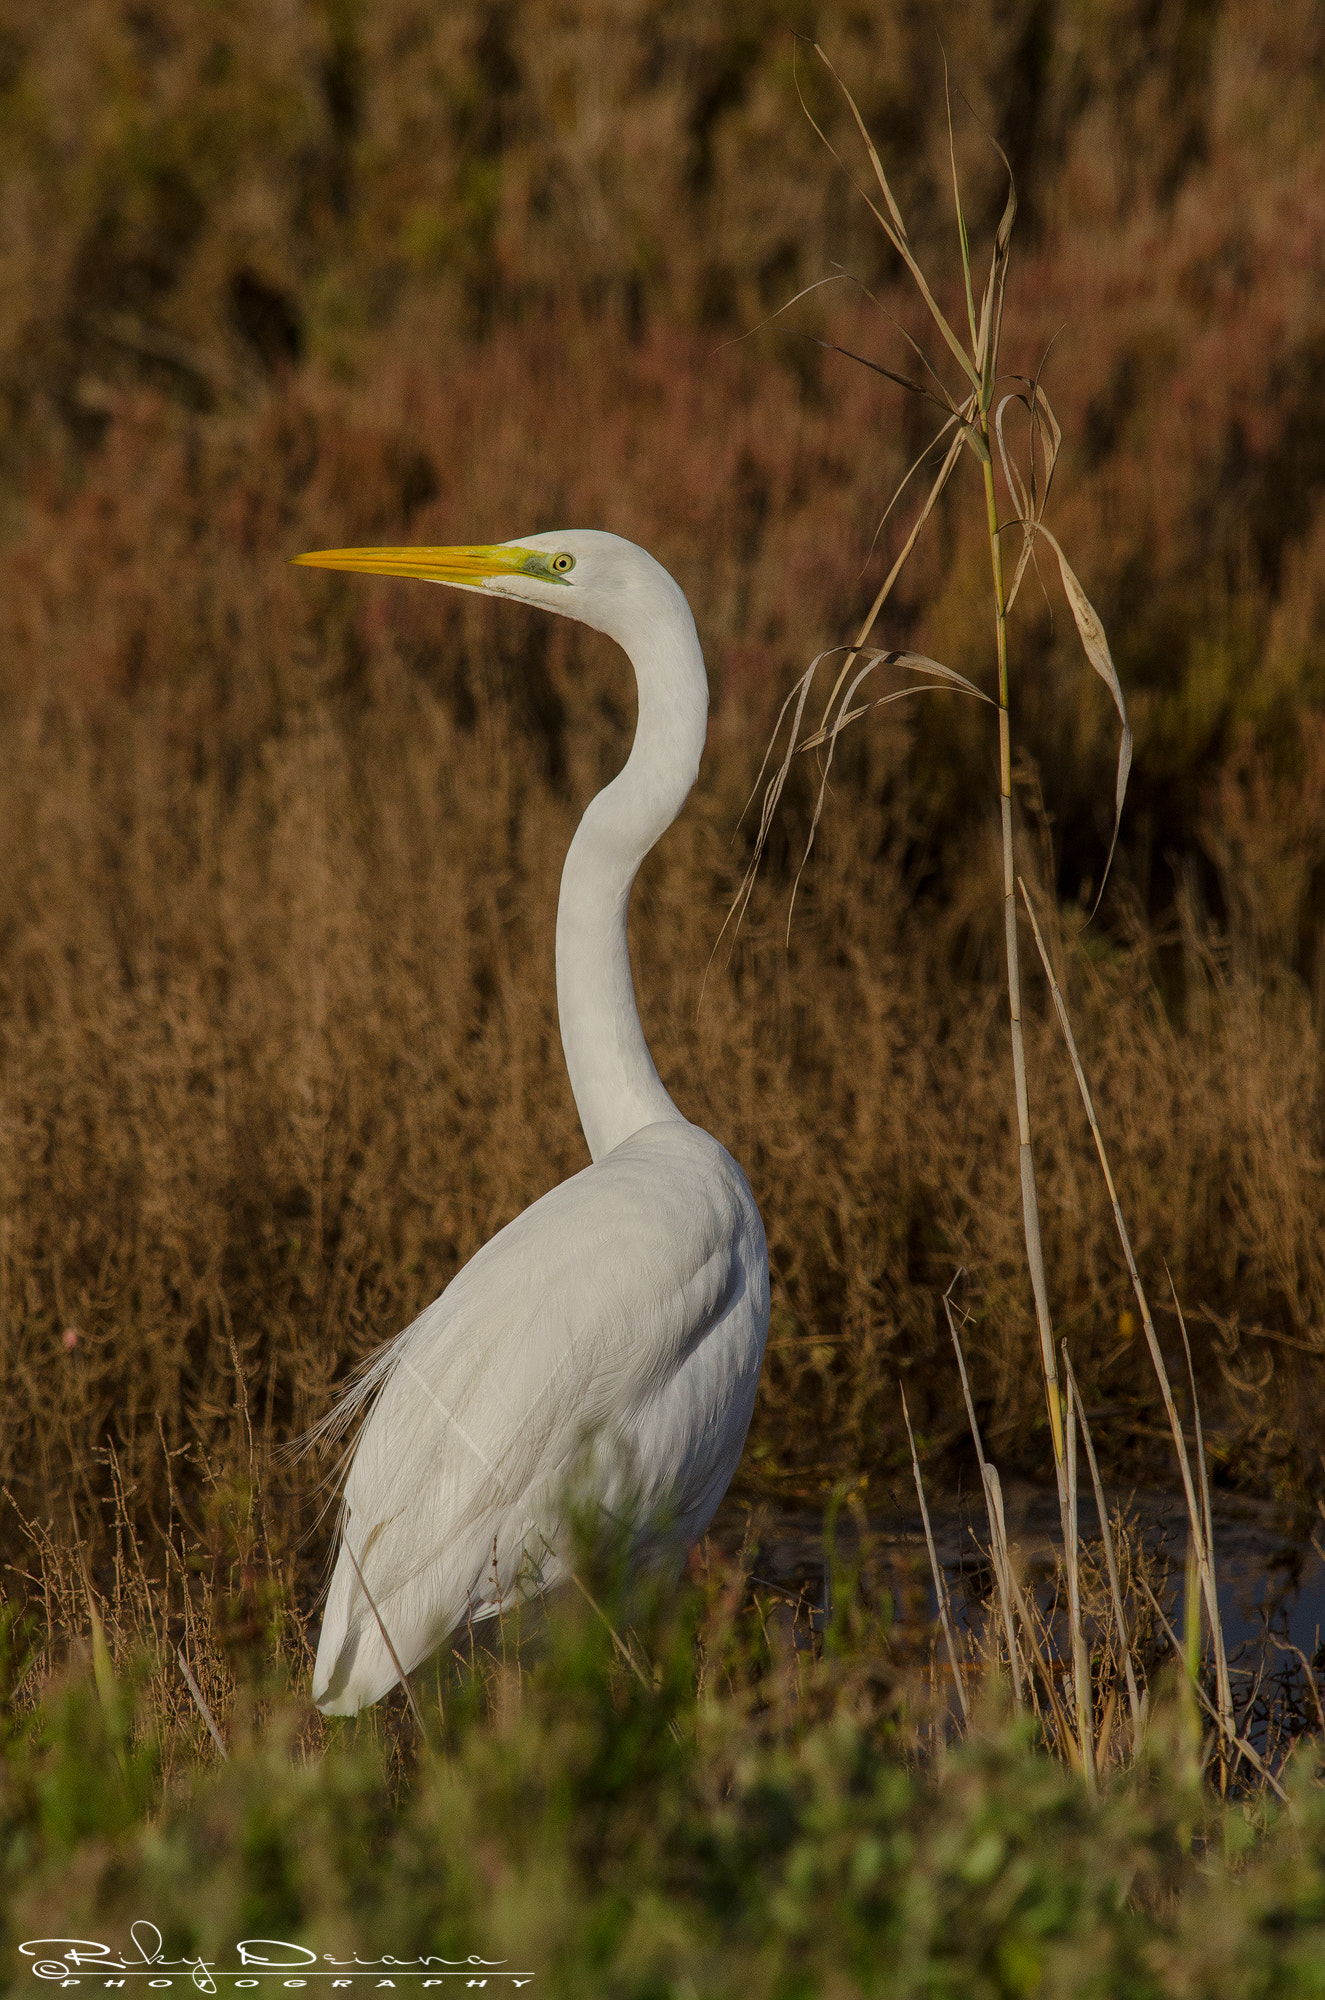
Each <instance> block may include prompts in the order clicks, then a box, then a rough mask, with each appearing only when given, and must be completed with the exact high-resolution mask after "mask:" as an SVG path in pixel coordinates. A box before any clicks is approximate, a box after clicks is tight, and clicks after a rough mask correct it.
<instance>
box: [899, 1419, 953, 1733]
mask: <svg viewBox="0 0 1325 2000" xmlns="http://www.w3.org/2000/svg"><path fill="white" fill-rule="evenodd" d="M897 1387H898V1389H899V1391H900V1393H901V1398H902V1416H903V1418H904V1419H905V1422H906V1436H907V1442H908V1443H909V1444H910V1446H911V1470H912V1472H913V1473H914V1475H915V1482H916V1498H917V1500H919V1502H920V1518H921V1520H922V1521H923V1522H924V1524H925V1547H926V1548H927V1549H928V1550H929V1567H930V1573H931V1574H932V1576H933V1578H934V1595H935V1597H936V1599H937V1600H938V1607H939V1618H940V1620H941V1621H942V1625H943V1637H944V1640H945V1642H946V1644H947V1648H948V1658H949V1659H950V1660H951V1662H952V1677H953V1680H954V1681H955V1682H956V1683H957V1699H958V1701H959V1702H960V1703H961V1709H962V1721H963V1723H964V1724H965V1725H966V1727H967V1728H968V1729H969V1728H970V1726H971V1710H970V1704H969V1703H968V1701H967V1699H966V1682H965V1679H964V1678H963V1675H962V1665H961V1661H960V1660H959V1659H958V1657H957V1641H956V1639H955V1638H954V1637H953V1631H952V1616H951V1611H950V1608H949V1604H948V1584H947V1579H946V1578H945V1576H944V1574H943V1569H942V1566H941V1564H940V1563H939V1557H938V1550H937V1549H936V1548H935V1546H934V1531H933V1529H932V1528H931V1527H930V1525H929V1507H928V1505H927V1504H926V1501H925V1482H924V1480H923V1479H922V1478H921V1477H920V1460H919V1458H918V1456H917V1455H916V1440H915V1432H914V1431H913V1430H912V1429H911V1412H910V1410H908V1409H907V1407H906V1390H905V1389H903V1388H902V1385H901V1383H900V1382H899V1383H898V1385H897Z"/></svg>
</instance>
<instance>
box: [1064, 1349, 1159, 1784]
mask: <svg viewBox="0 0 1325 2000" xmlns="http://www.w3.org/2000/svg"><path fill="white" fill-rule="evenodd" d="M1063 1372H1064V1374H1065V1375H1066V1377H1067V1385H1068V1393H1069V1395H1074V1396H1075V1398H1076V1409H1077V1418H1078V1421H1079V1422H1080V1425H1081V1437H1082V1441H1083V1443H1084V1444H1085V1447H1086V1462H1087V1464H1088V1465H1089V1466H1090V1479H1091V1485H1092V1487H1093V1488H1094V1492H1095V1512H1096V1514H1097V1516H1098V1518H1099V1524H1100V1538H1101V1540H1102V1541H1103V1543H1104V1561H1105V1566H1106V1568H1107V1570H1108V1573H1109V1598H1110V1601H1111V1603H1112V1605H1113V1616H1114V1625H1115V1628H1116V1630H1117V1633H1118V1658H1119V1660H1120V1661H1121V1662H1122V1668H1123V1674H1124V1676H1125V1678H1126V1681H1127V1700H1128V1703H1129V1705H1130V1707H1131V1711H1132V1755H1133V1756H1134V1757H1136V1756H1139V1755H1140V1752H1141V1730H1142V1714H1141V1696H1140V1693H1139V1691H1138V1689H1137V1685H1136V1670H1135V1668H1134V1667H1133V1665H1132V1645H1131V1640H1130V1638H1129V1637H1128V1632H1127V1614H1126V1612H1125V1611H1124V1609H1123V1593H1122V1587H1121V1585H1120V1583H1119V1581H1118V1557H1117V1554H1116V1552H1115V1550H1114V1546H1113V1533H1112V1531H1111V1529H1110V1527H1109V1510H1108V1506H1107V1504H1106V1502H1105V1498H1104V1486H1103V1483H1102V1481H1101V1479H1100V1469H1099V1466H1098V1465H1097V1464H1096V1462H1095V1446H1094V1443H1093V1441H1092V1439H1091V1435H1090V1425H1089V1423H1088V1422H1087V1420H1086V1411H1085V1407H1084V1405H1083V1404H1082V1401H1081V1392H1080V1390H1079V1389H1078V1388H1077V1384H1076V1376H1075V1374H1074V1372H1073V1368H1072V1358H1071V1356H1070V1355H1069V1353H1068V1351H1067V1342H1066V1341H1064V1342H1063Z"/></svg>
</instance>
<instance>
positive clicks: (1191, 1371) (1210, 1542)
mask: <svg viewBox="0 0 1325 2000" xmlns="http://www.w3.org/2000/svg"><path fill="white" fill-rule="evenodd" d="M1164 1275H1165V1277H1166V1278H1168V1281H1169V1290H1170V1292H1171V1293H1172V1295H1173V1306H1174V1310H1175V1312H1176V1313H1177V1315H1178V1327H1179V1330H1180V1331H1181V1334H1182V1351H1183V1353H1184V1354H1185V1355H1186V1357H1187V1380H1188V1383H1189V1384H1190V1387H1191V1392H1192V1427H1193V1429H1194V1430H1195V1432H1196V1464H1197V1469H1198V1471H1199V1472H1200V1475H1201V1519H1202V1525H1203V1526H1204V1528H1205V1549H1206V1559H1207V1561H1208V1562H1209V1565H1210V1576H1211V1579H1212V1581H1213V1584H1214V1595H1215V1603H1216V1605H1217V1604H1218V1602H1219V1579H1218V1576H1217V1575H1216V1573H1215V1516H1214V1507H1213V1505H1212V1503H1211V1499H1210V1468H1209V1466H1208V1465H1207V1464H1206V1459H1205V1431H1204V1429H1203V1427H1202V1424H1201V1399H1200V1397H1199V1396H1198V1395H1197V1393H1196V1370H1195V1368H1194V1367H1193V1366H1192V1347H1191V1342H1190V1341H1189V1340H1188V1338H1187V1320H1186V1316H1185V1314H1184V1313H1183V1310H1182V1304H1181V1301H1180V1300H1179V1298H1178V1291H1177V1287H1176V1286H1175V1284H1174V1282H1173V1278H1172V1276H1171V1274H1170V1273H1169V1270H1168V1267H1167V1266H1165V1271H1164ZM1210 1643H1211V1645H1212V1646H1213V1647H1214V1649H1215V1680H1216V1685H1217V1686H1218V1688H1219V1689H1220V1691H1221V1692H1220V1699H1221V1702H1222V1699H1223V1690H1224V1689H1225V1688H1230V1689H1231V1682H1230V1679H1229V1671H1228V1653H1227V1651H1226V1649H1225V1646H1224V1625H1223V1620H1222V1619H1221V1618H1219V1617H1218V1616H1212V1618H1211V1623H1210ZM1230 1702H1231V1694H1230Z"/></svg>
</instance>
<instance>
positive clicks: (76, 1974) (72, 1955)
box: [19, 1917, 534, 1993]
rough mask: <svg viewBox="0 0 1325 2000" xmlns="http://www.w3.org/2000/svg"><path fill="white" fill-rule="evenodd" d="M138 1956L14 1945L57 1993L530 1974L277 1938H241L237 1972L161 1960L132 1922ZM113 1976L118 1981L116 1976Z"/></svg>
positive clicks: (85, 1942)
mask: <svg viewBox="0 0 1325 2000" xmlns="http://www.w3.org/2000/svg"><path fill="white" fill-rule="evenodd" d="M129 1936H130V1937H131V1938H132V1940H133V1945H134V1951H135V1952H136V1954H137V1956H136V1957H134V1956H122V1955H120V1954H119V1953H117V1952H116V1951H115V1950H114V1949H113V1947H112V1946H110V1945H108V1944H102V1943H100V1942H99V1940H97V1939H96V1938H58V1937H49V1938H29V1939H27V1941H26V1942H25V1943H23V1944H21V1945H20V1946H19V1951H20V1952H21V1953H22V1954H23V1956H24V1957H25V1958H30V1959H32V1960H33V1967H32V1970H33V1972H34V1974H35V1975H36V1977H37V1978H38V1979H57V1980H59V1982H60V1984H61V1985H62V1986H81V1985H82V1984H83V1981H84V1980H85V1979H90V1980H94V1981H95V1979H96V1977H97V1975H98V1974H99V1975H101V1978H100V1983H101V1984H102V1985H103V1986H123V1984H124V1982H125V1978H126V1977H127V1978H133V1979H143V1978H145V1979H146V1980H147V1984H148V1986H149V1987H157V1986H173V1985H174V1983H175V1976H176V1974H179V1975H181V1976H184V1975H186V1976H187V1978H188V1980H189V1982H190V1984H191V1985H193V1986H195V1987H196V1988H197V1990H198V1991H199V1992H200V1993H215V1992H216V1990H217V1986H216V1978H217V1975H218V1974H219V1976H220V1977H221V1978H222V1979H224V1980H226V1981H227V1982H228V1983H229V1984H230V1985H231V1986H232V1987H236V1988H245V1987H254V1986H257V1985H259V1983H260V1980H261V1976H262V1975H264V1974H265V1975H266V1976H267V1977H268V1978H270V1977H271V1975H272V1974H274V1973H281V1974H285V1975H294V1976H293V1977H290V1976H287V1977H285V1978H284V1980H283V1984H284V1985H285V1986H290V1987H299V1986H304V1985H306V1984H307V1983H308V1981H309V1979H319V1980H321V1979H325V1980H329V1981H330V1982H331V1985H332V1986H333V1987H337V1986H352V1985H354V1984H355V1983H356V1975H357V1977H358V1978H360V1979H362V1977H363V1976H364V1975H365V1974H367V1973H374V1972H375V1973H377V1974H378V1975H379V1977H378V1978H377V1979H376V1980H374V1981H372V1982H371V1983H372V1984H373V1985H374V1986H379V1987H392V1986H394V1985H395V1984H396V1981H397V1979H404V1980H419V1981H421V1982H422V1984H423V1985H424V1986H441V1987H454V1986H455V1985H456V1984H457V1983H458V1984H459V1986H460V1987H461V1989H462V1990H463V1989H464V1988H467V1987H471V1986H476V1987H486V1986H489V1985H490V1984H491V1985H501V1986H507V1985H509V1986H511V1987H516V1988H518V1987H521V1986H528V1985H529V1984H530V1982H531V1981H532V1979H533V1976H534V1975H533V1973H532V1972H511V1971H508V1970H507V1962H506V1960H505V1959H502V1958H479V1957H478V1956H477V1954H475V1953H471V1954H470V1955H469V1957H468V1958H391V1957H389V1956H388V1957H384V1958H359V1957H357V1956H356V1957H354V1958H336V1957H334V1956H333V1955H332V1953H331V1952H329V1951H324V1952H323V1953H322V1954H321V1956H319V1954H318V1953H317V1952H315V1951H310V1950H309V1949H308V1947H307V1945H302V1944H288V1943H287V1942H286V1941H285V1940H284V1939H283V1938H242V1939H241V1940H240V1942H239V1943H238V1944H237V1945H236V1946H235V1948H234V1949H235V1957H236V1959H237V1960H238V1965H237V1967H236V1968H235V1969H233V1970H231V1969H227V1968H226V1967H223V1966H221V1965H220V1963H219V1961H217V1960H215V1959H205V1958H167V1957H166V1956H165V1945H164V1940H163V1938H162V1936H161V1933H160V1931H159V1930H158V1929H157V1927H156V1925H155V1924H151V1923H147V1922H146V1921H145V1920H144V1919H143V1918H141V1917H140V1918H139V1919H138V1921H137V1922H136V1923H134V1924H131V1925H130V1927H129ZM116 1975H119V1976H118V1977H117V1976H116Z"/></svg>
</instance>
